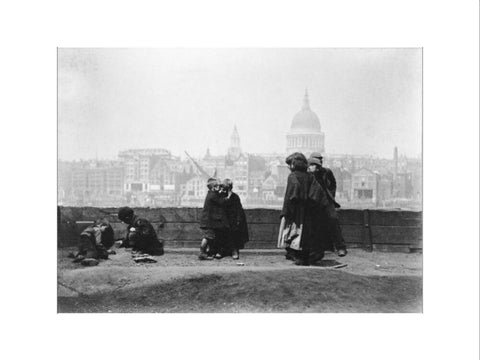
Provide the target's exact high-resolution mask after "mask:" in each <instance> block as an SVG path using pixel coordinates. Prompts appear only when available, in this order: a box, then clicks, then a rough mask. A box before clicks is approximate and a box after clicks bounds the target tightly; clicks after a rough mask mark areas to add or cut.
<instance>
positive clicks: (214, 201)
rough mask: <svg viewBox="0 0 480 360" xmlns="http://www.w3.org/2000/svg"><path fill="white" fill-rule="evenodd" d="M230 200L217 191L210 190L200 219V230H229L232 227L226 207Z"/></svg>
mask: <svg viewBox="0 0 480 360" xmlns="http://www.w3.org/2000/svg"><path fill="white" fill-rule="evenodd" d="M229 200H230V199H227V198H224V197H222V195H221V194H219V193H218V192H216V191H213V190H208V193H207V196H206V198H205V203H204V204H203V210H202V215H201V218H200V228H202V229H217V230H228V229H229V228H230V225H229V223H228V219H227V213H226V210H225V207H226V205H227V203H228V202H229Z"/></svg>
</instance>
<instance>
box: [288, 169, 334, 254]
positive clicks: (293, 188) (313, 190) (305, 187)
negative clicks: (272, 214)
mask: <svg viewBox="0 0 480 360" xmlns="http://www.w3.org/2000/svg"><path fill="white" fill-rule="evenodd" d="M326 205H328V199H327V195H326V193H325V191H324V190H323V188H322V187H321V185H320V184H319V183H318V182H317V181H316V180H315V177H314V176H313V175H312V174H311V173H307V172H303V171H298V170H296V171H293V172H292V173H290V175H289V176H288V179H287V189H286V191H285V199H284V201H283V208H282V212H281V215H282V216H284V217H285V222H286V224H287V225H290V224H292V223H295V224H296V225H297V226H300V225H303V228H302V240H301V247H302V248H303V249H305V250H312V249H313V248H314V247H316V244H315V242H316V240H317V237H316V236H315V228H316V227H315V220H316V219H315V214H316V209H318V208H321V207H324V206H326Z"/></svg>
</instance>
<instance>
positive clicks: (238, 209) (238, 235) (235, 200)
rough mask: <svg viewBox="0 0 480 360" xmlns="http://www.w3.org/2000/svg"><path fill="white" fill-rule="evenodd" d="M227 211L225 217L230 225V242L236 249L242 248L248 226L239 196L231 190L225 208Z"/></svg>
mask: <svg viewBox="0 0 480 360" xmlns="http://www.w3.org/2000/svg"><path fill="white" fill-rule="evenodd" d="M225 209H226V212H227V219H228V223H229V225H230V236H231V237H232V242H233V244H234V246H235V247H236V248H237V249H243V248H244V245H245V243H246V242H248V240H249V239H248V226H247V217H246V215H245V211H244V210H243V207H242V202H241V201H240V197H239V196H238V195H237V194H235V193H234V192H232V195H231V196H230V201H229V203H228V205H227V207H226V208H225Z"/></svg>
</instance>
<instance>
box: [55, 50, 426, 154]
mask: <svg viewBox="0 0 480 360" xmlns="http://www.w3.org/2000/svg"><path fill="white" fill-rule="evenodd" d="M58 69H59V70H58V110H59V111H58V113H59V115H58V158H59V159H61V160H64V161H71V160H75V159H78V160H79V159H84V160H86V159H94V158H101V159H115V158H117V156H118V153H119V152H120V151H122V150H125V149H129V148H164V149H167V150H169V151H171V152H172V154H173V155H176V156H181V157H184V155H183V153H184V151H188V152H189V153H190V154H191V155H192V156H194V157H201V156H203V155H204V154H205V152H206V149H207V148H209V149H210V152H211V153H212V154H213V155H224V154H226V153H227V148H228V145H229V141H230V135H231V133H232V130H233V128H234V126H236V127H237V129H238V132H239V134H240V138H241V146H242V150H243V151H244V152H246V153H279V154H282V153H285V151H286V150H285V148H286V134H287V132H288V131H289V128H290V124H291V121H292V118H293V117H294V115H295V114H296V113H297V112H298V111H299V110H300V108H301V106H302V98H303V94H304V92H305V88H308V93H309V96H310V104H311V109H312V110H313V111H314V112H315V113H316V114H317V115H318V117H319V119H320V124H321V127H322V131H323V132H324V133H325V152H326V153H327V154H349V155H370V156H374V157H380V158H391V157H392V154H393V147H394V146H397V147H398V148H399V153H401V154H404V155H406V156H408V157H416V158H418V157H420V156H421V130H422V122H421V104H422V101H421V87H422V84H421V50H420V49H156V50H154V49H148V50H147V49H59V52H58ZM161 100H163V101H161ZM199 139H202V140H201V141H199Z"/></svg>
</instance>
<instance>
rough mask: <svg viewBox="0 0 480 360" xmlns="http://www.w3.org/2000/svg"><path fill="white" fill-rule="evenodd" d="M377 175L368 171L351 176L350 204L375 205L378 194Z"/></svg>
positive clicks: (359, 171) (360, 171)
mask: <svg viewBox="0 0 480 360" xmlns="http://www.w3.org/2000/svg"><path fill="white" fill-rule="evenodd" d="M379 177H380V176H379V175H378V174H377V173H375V172H373V171H371V170H368V169H365V168H363V169H360V170H358V171H356V172H355V173H353V174H352V192H351V194H352V196H351V198H352V202H357V203H359V202H361V203H371V204H375V203H376V201H377V194H378V181H379Z"/></svg>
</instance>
